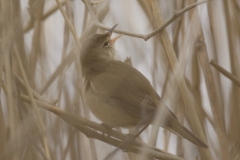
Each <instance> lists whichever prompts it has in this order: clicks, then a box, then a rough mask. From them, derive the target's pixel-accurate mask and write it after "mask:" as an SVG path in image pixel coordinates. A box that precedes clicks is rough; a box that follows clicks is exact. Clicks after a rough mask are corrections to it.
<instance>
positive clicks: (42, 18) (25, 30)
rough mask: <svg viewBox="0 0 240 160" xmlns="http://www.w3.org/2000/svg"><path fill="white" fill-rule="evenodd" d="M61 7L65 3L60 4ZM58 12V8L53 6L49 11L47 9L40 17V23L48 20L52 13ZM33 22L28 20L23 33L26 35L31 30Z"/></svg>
mask: <svg viewBox="0 0 240 160" xmlns="http://www.w3.org/2000/svg"><path fill="white" fill-rule="evenodd" d="M61 4H62V5H65V4H66V1H63V2H61ZM57 10H58V6H57V5H56V6H54V7H52V8H51V9H49V10H48V11H47V12H46V13H45V14H44V15H42V17H41V21H44V20H45V19H46V18H48V17H49V16H50V15H51V14H53V13H54V12H56V11H57ZM33 25H34V22H33V21H32V19H30V20H29V21H28V22H27V25H26V26H24V27H23V32H24V33H26V32H28V31H29V30H30V29H32V28H33Z"/></svg>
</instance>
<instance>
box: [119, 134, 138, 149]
mask: <svg viewBox="0 0 240 160" xmlns="http://www.w3.org/2000/svg"><path fill="white" fill-rule="evenodd" d="M126 135H127V139H126V140H125V141H123V143H122V145H123V147H122V151H123V152H128V151H129V149H130V148H131V147H132V143H133V141H134V140H135V139H136V135H135V134H132V133H128V134H126Z"/></svg>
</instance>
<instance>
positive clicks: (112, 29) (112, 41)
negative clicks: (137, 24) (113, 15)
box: [108, 24, 122, 44]
mask: <svg viewBox="0 0 240 160" xmlns="http://www.w3.org/2000/svg"><path fill="white" fill-rule="evenodd" d="M117 25H118V24H115V25H114V26H113V27H112V28H111V29H110V30H109V32H108V33H109V35H110V36H111V35H112V32H113V31H114V29H115V28H116V26H117ZM121 36H122V34H120V35H118V36H117V37H114V38H112V39H111V40H110V43H111V44H114V42H115V41H116V40H117V39H118V38H120V37H121Z"/></svg>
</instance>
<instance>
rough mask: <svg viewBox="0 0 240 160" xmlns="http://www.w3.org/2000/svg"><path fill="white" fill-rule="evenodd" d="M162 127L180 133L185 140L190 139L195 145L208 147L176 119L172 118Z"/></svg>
mask: <svg viewBox="0 0 240 160" xmlns="http://www.w3.org/2000/svg"><path fill="white" fill-rule="evenodd" d="M164 128H166V129H167V130H169V131H171V132H173V133H175V134H177V135H180V136H181V137H183V138H186V139H187V140H189V141H191V142H192V143H194V144H196V145H197V146H200V147H204V148H208V146H207V145H206V144H205V143H204V142H203V141H202V140H200V139H199V138H197V137H196V136H194V135H193V134H192V133H191V132H190V131H189V130H188V129H187V128H185V127H184V126H182V125H181V124H180V123H179V122H178V120H176V119H174V120H172V121H171V123H170V124H168V125H167V126H165V127H164Z"/></svg>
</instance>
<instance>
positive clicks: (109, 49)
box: [81, 24, 121, 60]
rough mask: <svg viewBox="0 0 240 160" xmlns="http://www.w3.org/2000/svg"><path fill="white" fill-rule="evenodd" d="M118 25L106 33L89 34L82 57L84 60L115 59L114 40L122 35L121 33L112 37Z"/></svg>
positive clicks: (83, 47)
mask: <svg viewBox="0 0 240 160" xmlns="http://www.w3.org/2000/svg"><path fill="white" fill-rule="evenodd" d="M116 26H117V24H116V25H114V26H113V27H112V28H111V29H110V30H109V31H108V32H107V33H105V34H93V35H91V36H89V37H88V38H87V39H86V40H85V41H84V43H83V46H82V51H81V58H82V59H83V60H102V59H114V57H115V50H114V42H115V41H116V40H117V39H118V38H119V37H121V35H119V36H117V37H115V38H112V39H111V35H112V32H113V30H114V29H115V27H116Z"/></svg>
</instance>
